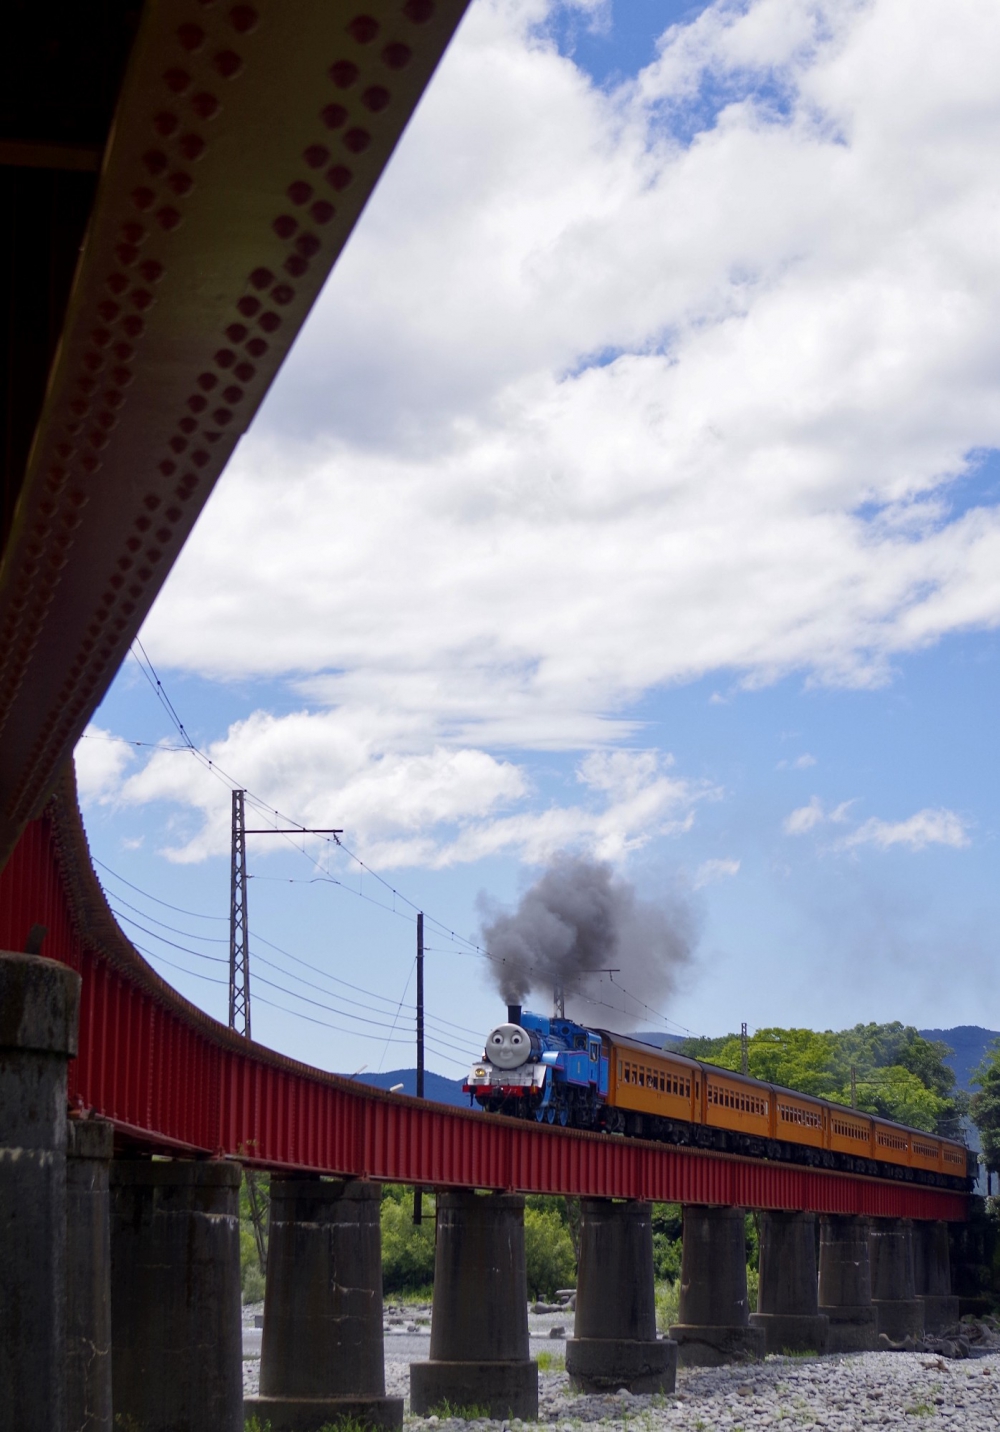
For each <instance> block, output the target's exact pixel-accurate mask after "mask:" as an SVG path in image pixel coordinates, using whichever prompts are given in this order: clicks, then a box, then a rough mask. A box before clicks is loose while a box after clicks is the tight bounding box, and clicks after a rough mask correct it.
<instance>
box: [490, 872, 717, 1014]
mask: <svg viewBox="0 0 1000 1432" xmlns="http://www.w3.org/2000/svg"><path fill="white" fill-rule="evenodd" d="M484 906H486V902H485V900H483V899H482V897H481V908H482V907H484ZM484 914H485V916H486V919H485V921H484V925H483V939H484V941H485V944H486V949H487V950H488V952H489V954H490V957H491V964H492V970H493V976H494V978H495V980H496V983H497V986H498V988H499V990H500V993H501V994H502V995H503V997H504V999H505V1001H506V1002H507V1003H508V1004H523V1003H524V1002H525V1001H526V1000H527V998H528V996H529V994H531V993H534V994H535V995H536V996H537V997H538V998H539V1003H540V1004H541V1003H542V1002H543V1001H544V1004H545V1006H546V1007H547V1006H548V1003H549V1001H550V1000H551V997H552V992H553V990H554V989H556V988H561V989H562V990H563V991H564V992H565V997H566V1005H567V1013H568V1012H569V1011H570V1009H572V1011H573V1012H574V1014H576V1015H577V1017H579V1018H592V1019H593V1020H594V1022H596V1023H602V1022H603V1023H605V1024H610V1025H612V1026H614V1024H615V1022H616V1021H615V1019H614V1015H613V1011H612V1010H609V1009H608V1008H607V1007H606V1006H607V1005H613V1006H615V1008H617V1009H619V1010H621V1011H622V1014H621V1015H620V1016H619V1019H618V1021H617V1022H618V1023H619V1024H620V1025H621V1024H624V1025H627V1026H629V1027H631V1028H635V1027H636V1024H637V1022H638V1023H641V1022H642V1021H643V1018H644V1017H645V1019H647V1020H648V1019H649V1017H650V1013H649V1011H648V1010H644V1009H643V1008H642V1006H643V1004H645V1005H648V1006H649V1007H650V1009H651V1010H660V1009H662V1007H663V1002H664V1000H665V999H666V998H668V997H669V995H670V994H672V993H673V991H674V989H675V988H676V984H677V980H678V977H679V975H680V973H681V971H682V970H683V969H684V967H685V965H686V964H687V963H688V961H689V960H690V958H691V953H692V950H693V948H694V945H695V942H696V938H697V920H696V918H695V914H694V911H693V910H692V908H691V907H690V906H689V905H688V904H687V903H686V902H685V901H683V900H681V899H680V898H679V897H677V896H672V897H671V898H669V899H665V900H662V901H658V902H656V903H654V902H652V901H648V900H641V899H640V898H639V897H638V895H637V894H636V892H635V888H634V887H633V886H632V885H631V884H630V883H629V882H628V881H627V880H624V879H622V878H621V877H620V876H616V875H615V873H614V870H613V869H612V867H611V866H610V865H609V864H607V863H606V862H604V861H597V860H588V859H585V858H583V857H580V856H574V855H558V856H556V858H555V859H554V860H553V862H552V864H551V865H550V866H549V868H548V870H546V872H545V874H544V875H543V876H542V877H541V879H540V880H538V881H537V882H536V883H535V884H534V885H532V887H531V889H530V890H528V891H527V892H526V893H525V894H524V895H523V896H522V898H521V901H520V903H519V905H518V907H517V909H516V910H515V911H514V912H513V913H512V914H509V913H504V912H497V911H495V910H494V909H489V908H488V907H487V908H485V909H484ZM609 970H614V971H616V973H614V974H608V973H607V971H609Z"/></svg>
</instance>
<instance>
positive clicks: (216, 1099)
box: [0, 774, 967, 1221]
mask: <svg viewBox="0 0 1000 1432" xmlns="http://www.w3.org/2000/svg"><path fill="white" fill-rule="evenodd" d="M36 924H41V925H45V926H46V927H47V934H46V938H45V946H44V950H45V954H46V955H48V956H50V957H53V958H55V959H58V960H61V961H63V962H65V963H66V964H69V965H71V966H72V967H73V968H74V969H76V970H78V971H79V972H80V974H81V975H82V977H83V990H82V1001H81V1009H80V1047H79V1054H78V1057H77V1059H76V1060H75V1062H74V1063H73V1064H71V1066H70V1096H71V1098H72V1099H74V1100H76V1101H78V1102H79V1103H81V1104H82V1105H83V1106H85V1107H86V1108H93V1109H95V1110H96V1111H97V1112H98V1113H100V1114H101V1115H102V1116H103V1117H105V1118H107V1119H110V1120H111V1121H112V1122H113V1123H114V1125H115V1128H116V1131H117V1135H118V1138H119V1140H120V1141H121V1142H122V1143H123V1144H132V1145H135V1144H140V1145H144V1146H146V1147H149V1148H153V1149H156V1150H158V1151H160V1152H165V1153H169V1152H174V1153H185V1154H194V1155H201V1156H205V1155H209V1156H212V1155H215V1156H233V1157H237V1158H239V1159H241V1160H242V1161H243V1162H245V1163H251V1164H259V1165H262V1166H265V1167H268V1168H271V1169H313V1170H319V1171H321V1172H323V1173H330V1174H347V1175H350V1176H352V1177H355V1178H373V1179H392V1180H397V1181H401V1182H406V1183H416V1184H427V1185H432V1186H434V1185H436V1186H439V1187H440V1186H446V1187H471V1188H495V1189H511V1190H518V1191H521V1192H535V1193H569V1194H587V1195H593V1196H600V1197H607V1198H641V1199H655V1200H663V1201H674V1202H683V1203H714V1204H727V1205H730V1206H736V1207H750V1208H775V1209H782V1208H786V1209H812V1210H815V1211H818V1212H823V1213H855V1214H868V1215H872V1216H876V1217H883V1218H889V1217H892V1218H901V1217H908V1218H928V1219H947V1220H950V1221H955V1220H961V1219H963V1218H964V1217H965V1209H966V1202H967V1200H966V1199H965V1197H964V1196H962V1195H961V1194H956V1193H948V1192H942V1191H940V1190H937V1189H924V1188H918V1187H915V1186H913V1185H908V1184H898V1183H889V1182H886V1181H882V1180H878V1179H869V1178H858V1177H852V1176H848V1175H844V1174H837V1173H827V1172H818V1171H815V1170H810V1169H802V1168H798V1167H791V1166H788V1165H781V1164H772V1163H766V1162H762V1161H759V1160H754V1159H747V1158H737V1157H733V1156H723V1155H718V1154H712V1153H705V1152H700V1151H694V1150H689V1149H683V1150H681V1149H675V1148H665V1147H663V1146H662V1145H658V1144H654V1143H647V1142H644V1141H641V1140H637V1139H623V1138H619V1137H616V1136H612V1135H602V1134H592V1133H586V1132H582V1131H577V1130H569V1129H560V1128H552V1127H550V1126H548V1125H537V1124H527V1123H524V1122H523V1121H521V1120H518V1119H507V1118H501V1117H497V1116H492V1115H489V1114H482V1113H479V1112H478V1111H473V1110H469V1111H468V1112H466V1111H465V1110H462V1109H453V1108H448V1107H444V1106H441V1105H435V1104H431V1103H429V1102H427V1101H425V1100H422V1099H412V1098H408V1097H406V1096H405V1095H394V1094H387V1093H383V1092H382V1091H380V1090H374V1089H370V1088H366V1087H365V1086H363V1085H359V1084H356V1083H354V1082H353V1081H352V1080H350V1079H343V1078H338V1077H337V1076H336V1075H333V1074H325V1073H322V1072H320V1071H319V1070H316V1069H310V1068H308V1067H307V1066H305V1065H303V1064H299V1063H297V1062H295V1061H294V1060H292V1059H287V1058H285V1057H284V1056H282V1055H280V1054H275V1053H274V1052H273V1051H272V1050H269V1049H265V1048H263V1047H261V1046H260V1045H257V1044H253V1043H249V1042H248V1041H247V1040H245V1039H243V1038H242V1036H240V1035H237V1034H235V1033H234V1032H233V1031H231V1030H229V1029H227V1028H226V1027H225V1026H224V1025H221V1024H219V1023H218V1022H217V1021H216V1020H214V1019H210V1018H209V1017H208V1016H207V1015H206V1014H204V1013H203V1012H202V1011H201V1010H199V1009H198V1008H196V1007H195V1006H194V1005H192V1004H189V1003H188V1002H187V1001H186V1000H185V999H182V998H181V996H180V995H178V994H177V993H176V991H174V990H173V989H171V988H170V986H169V985H168V984H166V983H165V981H164V980H162V979H161V978H160V977H159V975H157V974H156V972H155V971H154V970H153V969H152V968H151V967H150V966H149V965H148V964H147V963H146V961H145V960H143V958H142V957H141V955H139V954H138V953H137V951H136V950H135V949H134V948H133V947H132V945H131V944H130V942H129V941H128V939H127V938H126V936H125V935H124V934H123V933H122V931H121V929H120V928H119V926H118V925H117V923H116V921H115V918H114V916H113V915H112V913H111V911H110V909H109V908H108V905H107V903H106V901H105V898H104V893H103V891H102V890H101V887H100V884H99V882H98V880H97V877H96V875H95V873H94V870H93V867H92V865H91V861H90V856H89V853H88V850H87V841H86V836H85V834H84V830H83V825H82V822H81V819H80V814H79V810H78V808H77V803H76V793H75V790H74V786H73V781H72V777H71V775H69V774H67V775H66V776H64V777H63V779H62V781H61V783H60V785H59V788H58V790H57V792H56V794H55V795H54V796H53V798H52V800H51V801H50V803H49V805H48V807H47V808H46V810H45V812H44V814H43V815H42V817H41V818H40V819H38V820H36V821H34V822H32V824H31V825H29V827H28V829H27V830H26V831H25V833H24V835H23V836H22V838H21V840H20V842H19V843H18V846H17V849H16V850H15V852H14V855H13V856H12V858H11V859H10V861H9V862H8V863H7V866H6V868H5V870H4V872H3V874H2V875H0V947H6V948H9V949H21V948H23V946H24V943H25V940H26V938H27V936H28V933H29V931H30V929H31V927H32V926H33V925H36Z"/></svg>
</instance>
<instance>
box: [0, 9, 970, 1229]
mask: <svg viewBox="0 0 1000 1432" xmlns="http://www.w3.org/2000/svg"><path fill="white" fill-rule="evenodd" d="M467 3H468V0H324V3H323V4H317V3H315V0H253V3H233V0H146V3H145V4H144V5H139V4H137V3H135V2H134V0H103V3H101V4H94V5H80V4H79V3H76V0H53V3H52V4H50V5H47V6H37V5H30V4H29V3H27V0H12V4H11V5H10V6H9V7H8V9H9V13H8V14H6V15H5V36H4V39H5V53H4V58H3V62H2V74H3V80H4V83H3V85H2V86H0V196H2V206H3V217H4V223H3V224H2V225H0V278H2V283H0V324H2V327H3V342H2V343H0V390H2V393H3V420H4V428H3V442H2V444H0V461H2V464H3V467H2V472H3V502H2V507H0V867H2V869H0V947H2V948H7V949H11V950H22V949H24V948H25V944H26V941H27V938H28V935H29V931H30V930H31V927H32V926H34V925H44V926H45V927H46V928H47V932H48V933H47V936H46V939H45V944H44V953H45V955H46V956H49V957H52V958H54V959H57V960H60V961H63V962H64V963H66V964H68V965H71V966H72V967H73V968H74V969H76V970H78V971H79V972H80V974H81V975H82V982H83V985H82V1008H81V1022H80V1036H79V1054H78V1057H77V1058H76V1060H75V1062H74V1063H73V1064H72V1065H71V1073H70V1087H71V1094H72V1097H73V1098H74V1100H75V1101H77V1102H78V1103H79V1104H81V1105H82V1106H85V1107H87V1108H91V1109H93V1110H95V1111H96V1112H98V1113H99V1114H101V1115H102V1116H104V1117H105V1118H108V1119H110V1120H111V1121H112V1122H113V1123H114V1125H115V1129H116V1134H117V1138H118V1139H119V1141H120V1142H121V1143H122V1144H123V1145H127V1144H131V1145H133V1146H135V1145H142V1146H145V1147H146V1148H150V1149H153V1150H159V1151H161V1152H171V1151H172V1152H174V1153H178V1154H188V1155H194V1156H208V1157H212V1156H220V1155H221V1156H231V1157H234V1158H239V1159H242V1160H243V1161H245V1162H248V1163H255V1164H259V1165H261V1166H263V1167H268V1168H272V1169H282V1168H284V1169H314V1170H320V1171H322V1172H326V1173H337V1174H348V1175H352V1176H355V1177H370V1178H374V1179H394V1180H401V1181H405V1182H411V1183H416V1184H426V1185H438V1186H452V1187H463V1186H464V1187H479V1188H497V1189H516V1190H523V1191H538V1192H548V1193H572V1194H590V1195H595V1196H605V1197H623V1198H641V1199H658V1200H677V1201H682V1202H689V1203H715V1204H726V1205H733V1206H743V1207H747V1206H748V1207H755V1208H775V1209H780V1208H788V1209H811V1210H816V1211H820V1212H828V1213H856V1214H868V1215H874V1216H881V1217H914V1218H924V1219H948V1220H958V1219H962V1218H964V1217H965V1213H966V1200H965V1198H963V1197H962V1196H960V1195H957V1194H954V1193H945V1192H941V1191H938V1190H930V1189H921V1188H917V1187H914V1186H912V1185H906V1184H896V1183H887V1182H880V1181H878V1180H872V1179H867V1178H861V1177H852V1176H847V1175H842V1174H834V1173H826V1172H816V1171H810V1170H804V1169H800V1168H797V1167H786V1166H780V1165H775V1164H767V1163H761V1162H756V1161H753V1160H750V1159H744V1158H737V1157H732V1156H722V1155H717V1154H712V1153H707V1152H695V1151H691V1150H678V1149H673V1148H666V1147H662V1146H659V1145H655V1144H650V1143H644V1142H641V1141H636V1140H626V1139H620V1138H613V1137H607V1136H601V1135H594V1134H588V1133H584V1132H577V1131H571V1130H564V1129H558V1128H550V1127H547V1126H544V1127H540V1126H532V1125H526V1124H524V1123H521V1122H518V1121H515V1120H510V1119H504V1118H497V1117H490V1116H487V1115H484V1114H481V1113H479V1112H474V1111H471V1110H470V1111H469V1112H465V1111H462V1110H454V1109H448V1108H443V1107H440V1106H436V1105H432V1104H429V1103H425V1102H423V1101H420V1100H415V1099H410V1098H405V1097H402V1096H394V1095H392V1094H385V1093H382V1092H380V1091H378V1090H372V1089H369V1088H364V1087H361V1086H359V1085H357V1084H354V1083H352V1082H351V1081H350V1080H345V1079H341V1078H337V1077H336V1076H333V1075H329V1074H324V1073H322V1072H320V1071H317V1070H315V1069H310V1068H307V1067H305V1066H304V1065H302V1064H298V1063H296V1062H294V1061H293V1060H290V1059H286V1058H284V1057H282V1056H281V1055H278V1054H276V1053H274V1052H272V1051H270V1050H268V1049H265V1048H262V1047H261V1046H259V1045H256V1044H251V1043H249V1042H247V1041H245V1040H243V1039H242V1038H241V1037H239V1036H237V1035H235V1034H234V1033H232V1032H231V1031H229V1030H228V1029H226V1028H225V1027H223V1026H221V1025H220V1024H218V1023H216V1022H215V1021H214V1020H211V1019H209V1018H208V1017H207V1016H206V1015H205V1014H204V1013H202V1012H201V1011H200V1010H198V1009H197V1008H196V1007H195V1006H193V1005H191V1004H189V1003H188V1002H187V1001H185V1000H184V999H182V998H181V997H180V996H179V995H178V994H176V993H175V991H173V990H172V989H171V988H170V987H169V986H168V985H167V984H166V983H165V982H164V981H163V980H162V979H160V978H159V976H158V975H157V974H156V973H155V972H154V971H153V970H152V969H151V968H150V966H149V965H148V964H147V963H146V962H145V961H144V960H143V959H142V958H141V956H140V955H139V954H138V953H137V952H136V950H135V949H134V948H133V947H132V945H131V944H130V943H129V941H128V940H127V939H126V938H125V936H124V935H123V933H122V932H121V930H120V929H119V928H118V926H117V924H116V922H115V920H114V918H113V916H112V914H111V912H110V910H109V909H108V906H107V904H106V902H105V900H104V896H103V893H102V891H101V888H100V885H99V883H98V881H97V879H96V876H95V874H94V871H93V867H92V865H91V861H90V857H89V854H88V850H87V844H86V838H85V835H84V832H83V827H82V823H81V820H80V815H79V811H78V808H77V803H76V795H75V790H74V788H73V783H72V776H71V774H70V773H69V772H70V771H71V767H70V766H69V764H68V763H69V762H70V760H71V756H72V751H73V748H74V746H75V744H76V742H77V740H78V739H79V737H80V735H81V733H82V731H83V729H84V727H85V725H86V723H87V721H88V720H89V719H90V717H91V716H92V714H93V712H94V711H95V709H96V708H97V706H98V705H99V703H100V701H101V699H102V697H103V696H104V693H105V692H106V690H107V688H108V686H109V685H110V683H111V681H112V680H113V678H114V675H115V673H116V671H117V670H118V667H119V666H120V664H121V662H122V660H123V659H124V657H125V655H126V653H127V651H128V649H129V645H130V644H131V642H132V641H133V639H134V638H135V636H136V634H137V633H138V631H139V628H140V626H141V624H142V621H143V619H144V618H145V616H146V614H147V612H148V611H149V608H150V606H151V605H152V602H153V600H154V599H155V597H156V594H157V592H158V591H159V589H160V587H161V586H162V584H163V582H164V580H165V578H166V576H167V574H168V572H169V571H170V568H171V566H172V564H173V562H174V561H175V560H176V557H177V555H178V553H179V551H180V549H181V547H182V545H183V543H184V541H185V539H186V538H187V536H188V534H189V533H190V531H191V529H192V527H193V525H194V522H195V521H196V519H197V517H198V514H199V513H200V511H201V509H202V507H203V506H204V504H205V502H206V500H207V498H208V496H209V494H210V493H211V490H212V487H213V485H214V483H215V481H216V480H217V478H218V477H219V475H220V473H221V472H222V470H223V468H224V467H225V464H226V462H227V460H228V458H229V456H230V454H231V452H232V451H233V448H234V447H235V445H236V442H237V441H238V439H239V437H240V436H241V435H242V433H244V432H245V431H246V429H247V427H248V426H249V424H250V422H251V420H252V418H253V415H254V413H255V412H256V410H257V408H258V406H259V405H260V403H261V401H262V399H263V397H264V395H265V393H266V391H267V389H268V387H269V385H270V383H271V382H272V381H273V379H274V376H275V374H276V373H277V372H278V369H279V368H280V366H281V363H282V361H283V359H284V357H285V355H286V353H287V352H288V350H289V348H290V346H291V344H292V342H293V340H294V338H295V336H296V334H297V332H298V331H299V329H300V327H301V325H302V323H303V322H304V320H305V318H306V316H307V314H308V312H309V310H310V308H311V306H312V304H313V303H314V301H315V299H316V297H317V295H318V293H319V291H320V288H321V287H322V284H323V282H324V281H325V279H326V277H327V275H328V274H329V272H330V270H331V268H332V266H333V264H334V262H335V261H336V259H337V257H338V255H339V254H340V252H341V251H342V249H343V247H344V245H345V243H346V242H347V240H348V238H349V236H350V234H351V232H352V230H353V228H354V225H355V224H356V223H357V221H358V219H359V217H360V216H361V214H362V211H363V209H364V206H365V204H366V202H367V200H368V198H369V197H370V195H371V193H372V191H373V189H374V187H375V185H376V184H377V182H378V179H379V177H380V176H381V174H382V172H383V170H384V168H385V165H386V164H387V162H388V160H389V158H390V156H391V154H392V151H393V149H394V147H395V145H396V143H397V142H398V140H399V138H400V135H401V134H402V132H403V129H404V128H405V126H406V124H407V122H408V120H409V118H410V117H411V115H412V113H413V111H414V109H415V108H416V106H417V104H418V102H419V100H420V98H421V96H422V94H423V92H424V90H425V88H426V86H427V84H428V82H429V80H430V78H431V76H432V74H433V72H434V69H435V67H436V66H437V64H438V62H439V60H440V59H441V56H442V54H443V53H444V50H445V48H446V46H447V44H448V41H449V40H450V38H451V36H452V34H453V33H454V31H455V29H456V27H457V25H458V23H459V21H460V20H461V18H462V15H463V13H464V10H465V8H466V5H467Z"/></svg>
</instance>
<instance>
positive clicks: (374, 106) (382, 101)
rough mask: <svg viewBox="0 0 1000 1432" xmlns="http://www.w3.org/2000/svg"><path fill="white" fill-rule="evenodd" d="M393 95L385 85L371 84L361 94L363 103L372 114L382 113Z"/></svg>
mask: <svg viewBox="0 0 1000 1432" xmlns="http://www.w3.org/2000/svg"><path fill="white" fill-rule="evenodd" d="M391 98H392V96H391V95H390V94H389V91H388V90H387V89H386V88H385V87H384V86H383V85H370V86H369V88H368V89H366V90H365V92H364V94H363V95H362V96H361V103H362V104H363V105H364V107H365V109H367V110H369V111H370V112H371V113H372V114H381V113H382V111H383V110H384V109H385V108H386V107H387V105H388V104H389V101H390V99H391Z"/></svg>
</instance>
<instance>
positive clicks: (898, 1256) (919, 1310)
mask: <svg viewBox="0 0 1000 1432" xmlns="http://www.w3.org/2000/svg"><path fill="white" fill-rule="evenodd" d="M870 1247H871V1260H872V1302H873V1303H874V1304H875V1309H876V1313H877V1315H878V1330H879V1332H880V1333H885V1335H886V1337H888V1338H891V1339H892V1341H893V1342H902V1341H903V1339H904V1338H907V1337H914V1338H920V1337H923V1332H924V1305H923V1303H921V1302H920V1301H919V1299H918V1298H917V1296H916V1292H915V1290H914V1286H913V1226H912V1224H911V1223H910V1221H909V1219H907V1218H876V1219H873V1221H872V1227H871V1242H870Z"/></svg>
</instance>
